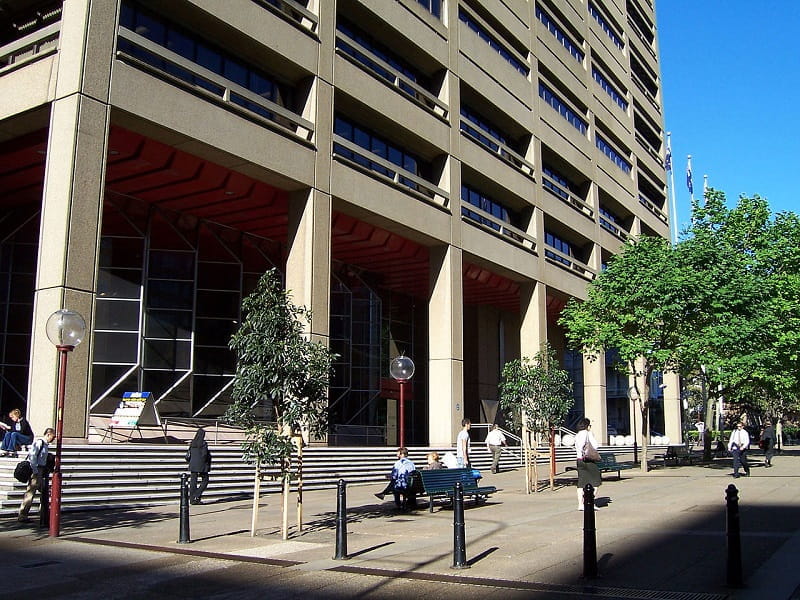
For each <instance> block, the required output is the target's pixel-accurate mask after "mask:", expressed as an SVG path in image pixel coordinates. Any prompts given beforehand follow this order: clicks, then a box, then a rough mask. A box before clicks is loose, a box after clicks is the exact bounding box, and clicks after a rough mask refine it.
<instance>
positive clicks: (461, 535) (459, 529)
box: [450, 481, 469, 569]
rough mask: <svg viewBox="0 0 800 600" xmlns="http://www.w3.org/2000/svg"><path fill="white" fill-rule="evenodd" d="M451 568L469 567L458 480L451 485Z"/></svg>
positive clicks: (462, 489)
mask: <svg viewBox="0 0 800 600" xmlns="http://www.w3.org/2000/svg"><path fill="white" fill-rule="evenodd" d="M450 568H451V569H469V565H468V564H467V536H466V534H465V532H464V487H463V486H462V485H461V482H460V481H456V483H455V485H454V486H453V564H452V565H451V567H450Z"/></svg>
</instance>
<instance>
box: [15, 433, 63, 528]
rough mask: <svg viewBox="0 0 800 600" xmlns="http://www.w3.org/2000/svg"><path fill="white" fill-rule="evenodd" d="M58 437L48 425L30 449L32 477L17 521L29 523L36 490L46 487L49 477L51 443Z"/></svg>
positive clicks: (29, 457) (29, 459) (29, 458)
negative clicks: (48, 466) (48, 462)
mask: <svg viewBox="0 0 800 600" xmlns="http://www.w3.org/2000/svg"><path fill="white" fill-rule="evenodd" d="M54 439H56V430H55V429H53V428H52V427H48V428H47V429H45V430H44V434H42V437H40V438H38V439H36V440H35V441H34V442H33V444H31V447H30V449H29V450H28V458H27V460H28V462H29V463H31V469H32V473H31V478H30V479H29V480H28V487H27V488H25V495H24V496H23V497H22V503H21V504H20V505H19V515H18V516H17V521H19V522H20V523H28V522H30V519H29V518H28V513H29V512H30V511H31V506H32V505H33V499H34V497H35V496H36V492H41V491H42V490H43V489H44V487H43V486H44V483H45V479H46V478H47V454H48V453H49V452H50V444H52V443H53V440H54Z"/></svg>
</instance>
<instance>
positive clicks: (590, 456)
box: [582, 436, 600, 463]
mask: <svg viewBox="0 0 800 600" xmlns="http://www.w3.org/2000/svg"><path fill="white" fill-rule="evenodd" d="M582 454H583V460H584V461H585V462H594V463H596V462H599V461H600V453H599V452H598V451H597V450H595V448H594V446H592V443H591V442H590V441H589V438H588V436H587V438H586V443H584V444H583V451H582Z"/></svg>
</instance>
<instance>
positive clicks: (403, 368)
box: [389, 354, 414, 447]
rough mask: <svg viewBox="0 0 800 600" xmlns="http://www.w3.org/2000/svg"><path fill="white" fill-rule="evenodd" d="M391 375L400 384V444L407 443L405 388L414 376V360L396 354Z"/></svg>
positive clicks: (391, 367) (391, 365) (390, 366)
mask: <svg viewBox="0 0 800 600" xmlns="http://www.w3.org/2000/svg"><path fill="white" fill-rule="evenodd" d="M389 375H391V376H392V378H393V379H395V381H397V383H399V384H400V446H401V447H402V446H405V445H406V418H405V417H406V398H405V388H406V384H407V383H408V381H409V380H410V379H411V378H412V377H413V376H414V361H413V360H411V359H410V358H409V357H408V356H404V355H403V354H401V355H400V356H395V357H394V358H393V359H392V362H391V364H390V365H389Z"/></svg>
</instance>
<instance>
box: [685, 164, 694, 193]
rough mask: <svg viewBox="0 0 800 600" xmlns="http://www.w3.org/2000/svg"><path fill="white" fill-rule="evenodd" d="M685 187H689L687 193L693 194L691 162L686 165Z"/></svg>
mask: <svg viewBox="0 0 800 600" xmlns="http://www.w3.org/2000/svg"><path fill="white" fill-rule="evenodd" d="M686 187H687V188H689V193H690V194H694V186H693V185H692V163H691V162H689V164H687V165H686Z"/></svg>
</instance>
